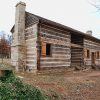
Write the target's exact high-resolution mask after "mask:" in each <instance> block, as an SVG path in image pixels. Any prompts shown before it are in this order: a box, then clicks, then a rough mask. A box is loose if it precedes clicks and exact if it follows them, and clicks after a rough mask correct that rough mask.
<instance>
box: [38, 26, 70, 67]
mask: <svg viewBox="0 0 100 100" xmlns="http://www.w3.org/2000/svg"><path fill="white" fill-rule="evenodd" d="M39 30H40V31H39V34H40V43H41V42H46V43H49V44H51V56H50V57H43V56H40V67H41V68H50V67H52V68H57V67H60V68H63V67H65V68H67V67H68V66H70V64H71V60H70V58H71V49H70V48H71V46H70V42H71V40H70V34H69V33H68V32H65V31H61V30H59V29H56V28H53V27H50V26H47V25H41V26H40V29H39Z"/></svg>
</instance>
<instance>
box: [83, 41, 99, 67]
mask: <svg viewBox="0 0 100 100" xmlns="http://www.w3.org/2000/svg"><path fill="white" fill-rule="evenodd" d="M86 50H89V51H90V52H89V55H90V57H89V58H87V57H86ZM98 51H99V59H98V58H97V52H98ZM92 53H94V62H95V64H96V65H100V43H97V42H94V41H91V40H87V39H84V63H85V65H89V66H90V65H92Z"/></svg>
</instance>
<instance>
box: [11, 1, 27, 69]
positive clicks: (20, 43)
mask: <svg viewBox="0 0 100 100" xmlns="http://www.w3.org/2000/svg"><path fill="white" fill-rule="evenodd" d="M25 8H26V4H25V3H24V2H19V3H17V5H16V13H15V29H14V33H13V41H12V46H11V61H12V65H13V66H15V70H16V71H19V70H20V71H21V70H23V68H24V67H25V66H24V65H22V63H23V64H24V62H25V58H26V54H25V53H26V48H25Z"/></svg>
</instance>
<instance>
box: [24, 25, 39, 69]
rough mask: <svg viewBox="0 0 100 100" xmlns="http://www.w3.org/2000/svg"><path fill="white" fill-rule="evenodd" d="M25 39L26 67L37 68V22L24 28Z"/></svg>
mask: <svg viewBox="0 0 100 100" xmlns="http://www.w3.org/2000/svg"><path fill="white" fill-rule="evenodd" d="M25 40H26V52H27V53H26V69H27V70H28V71H33V70H36V69H37V24H35V25H33V26H32V27H28V28H27V29H26V30H25Z"/></svg>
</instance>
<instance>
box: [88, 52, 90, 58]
mask: <svg viewBox="0 0 100 100" xmlns="http://www.w3.org/2000/svg"><path fill="white" fill-rule="evenodd" d="M87 58H90V50H87Z"/></svg>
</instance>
